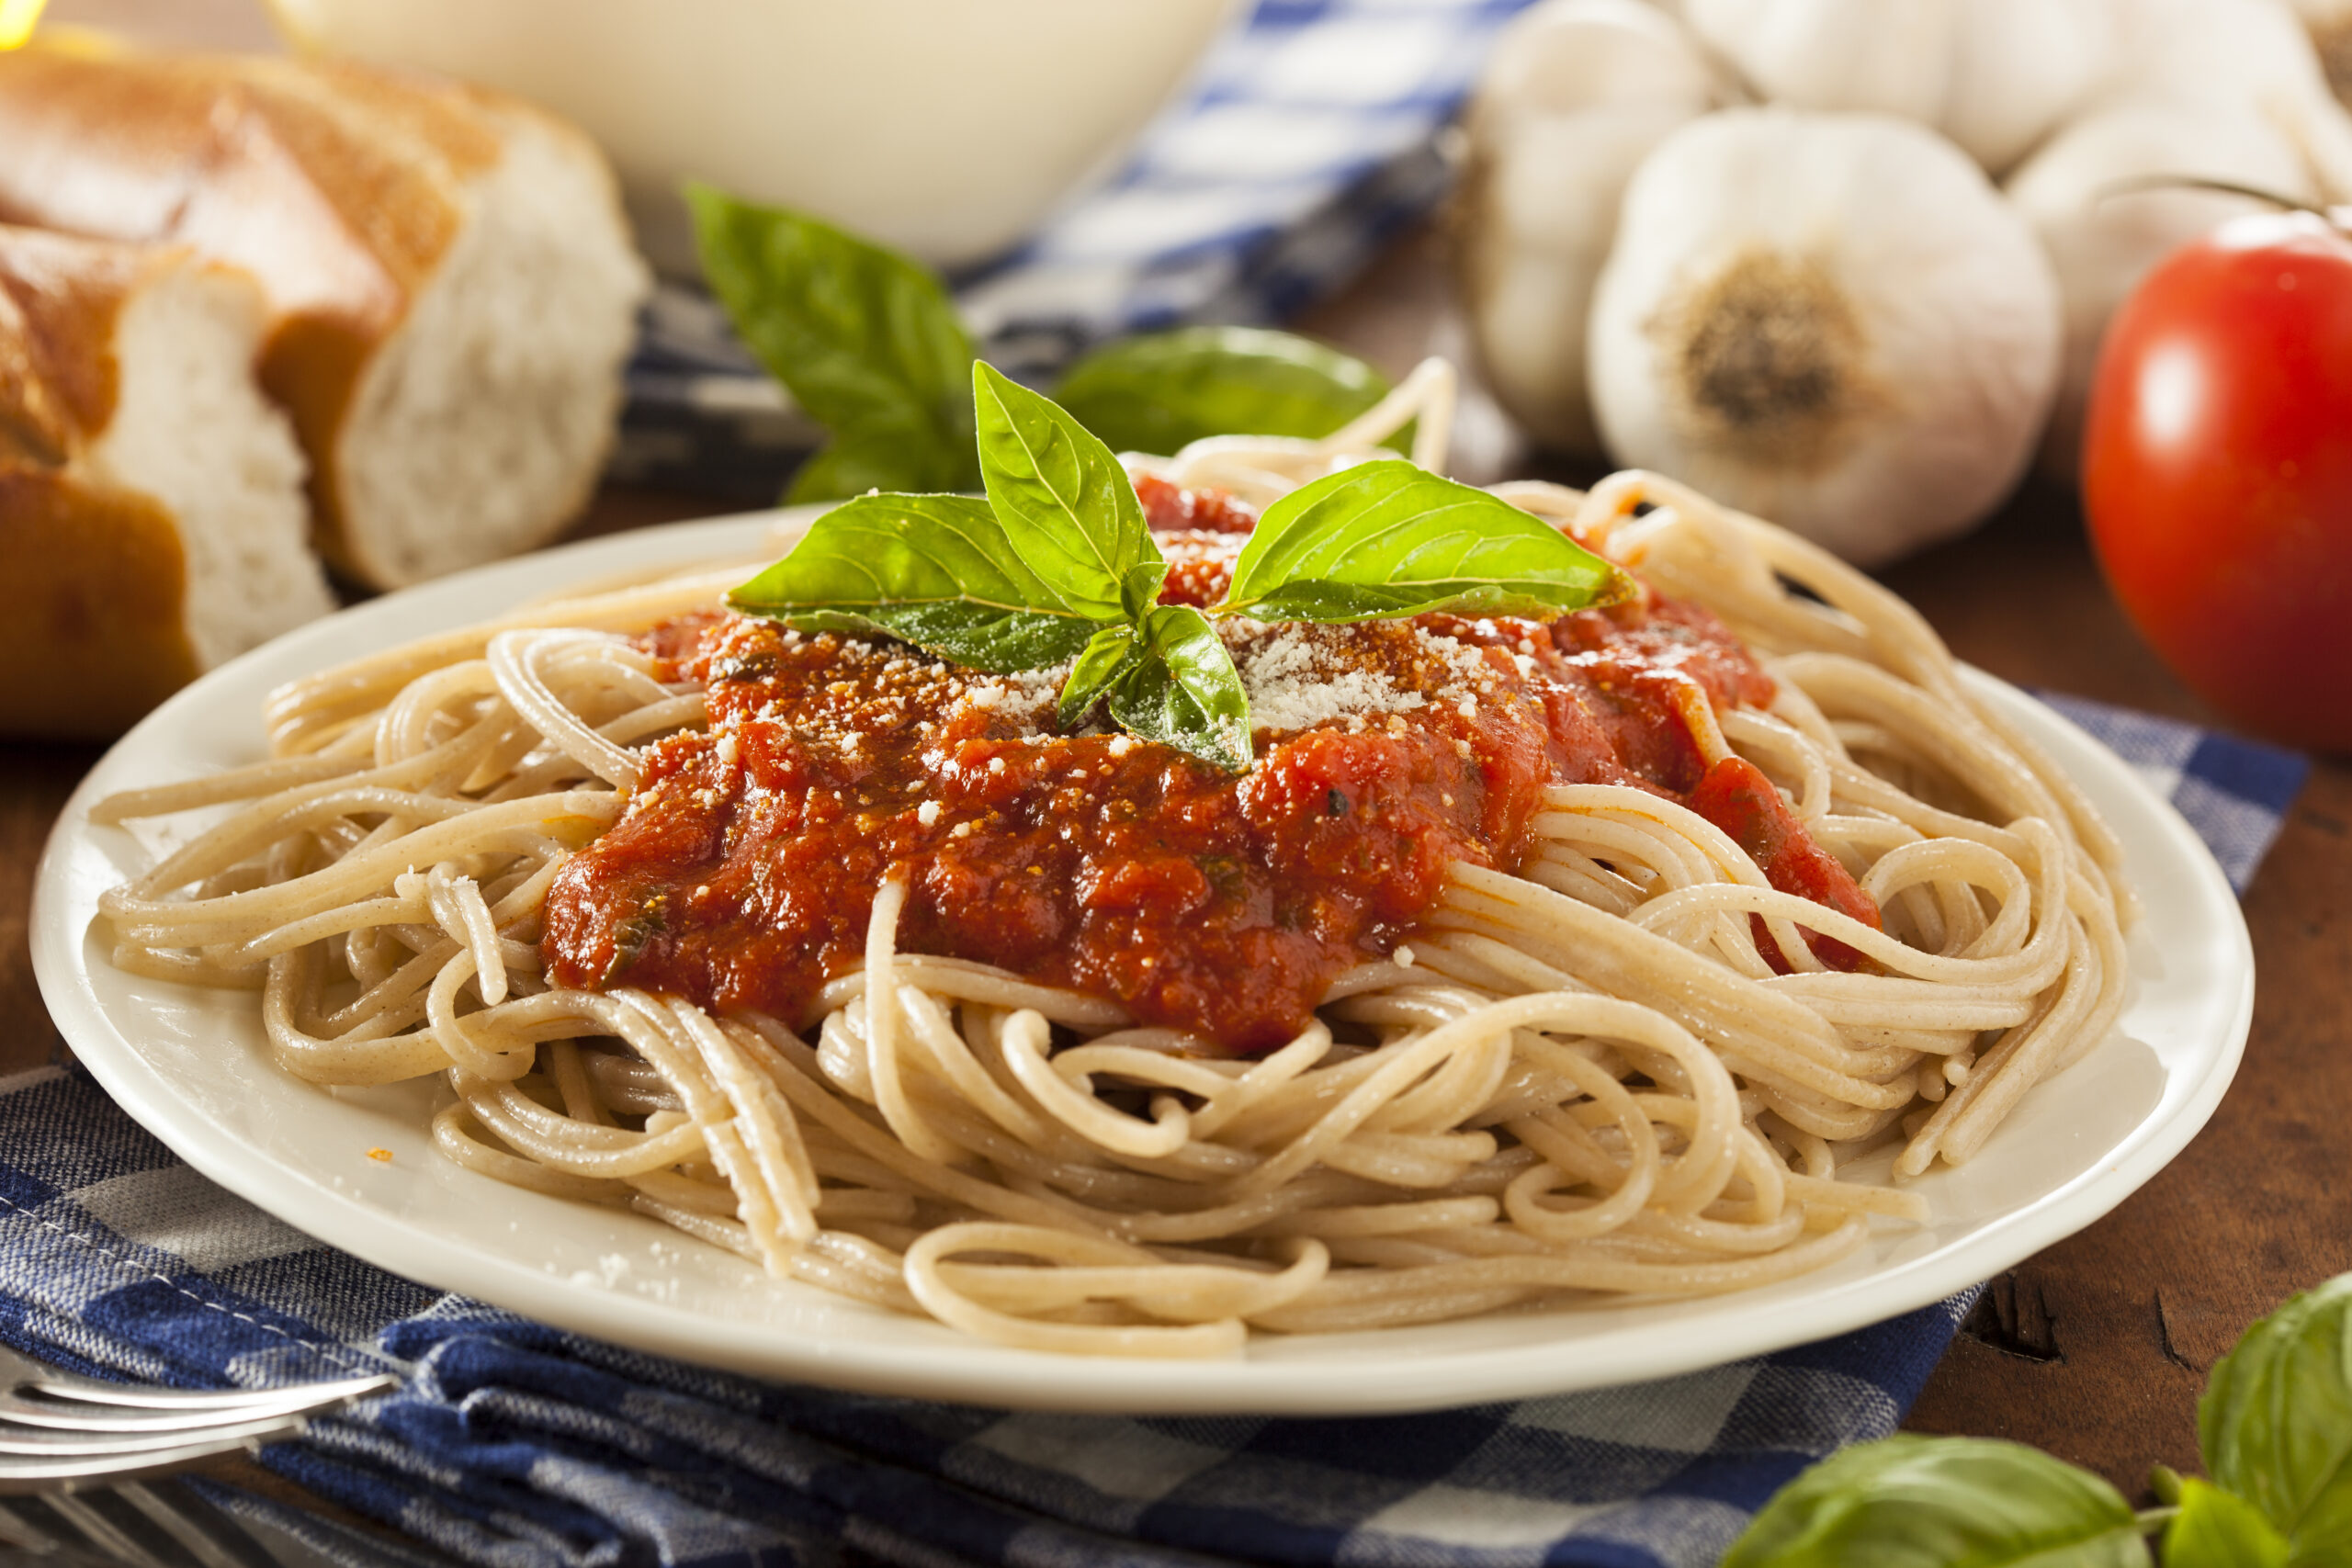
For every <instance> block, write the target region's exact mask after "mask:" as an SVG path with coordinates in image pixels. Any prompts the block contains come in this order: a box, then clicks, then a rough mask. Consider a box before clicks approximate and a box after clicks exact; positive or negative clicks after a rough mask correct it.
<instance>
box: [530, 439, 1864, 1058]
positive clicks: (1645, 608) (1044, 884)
mask: <svg viewBox="0 0 2352 1568" xmlns="http://www.w3.org/2000/svg"><path fill="white" fill-rule="evenodd" d="M1139 488H1140V489H1141V491H1142V494H1143V499H1144V501H1145V503H1146V510H1147V515H1148V516H1149V517H1150V518H1151V519H1152V521H1153V523H1154V525H1155V526H1156V527H1161V528H1163V529H1164V531H1162V532H1160V534H1159V542H1160V546H1161V548H1162V549H1163V551H1164V552H1165V553H1166V555H1167V556H1168V558H1169V560H1170V567H1171V570H1170V573H1169V580H1168V586H1167V588H1166V589H1165V591H1164V592H1163V595H1162V596H1163V598H1164V599H1165V600H1167V601H1168V602H1170V603H1190V604H1202V605H1205V604H1210V603H1213V602H1214V601H1215V600H1216V598H1218V597H1220V596H1221V595H1222V593H1223V591H1224V586H1225V582H1226V580H1227V577H1228V576H1229V574H1230V567H1231V562H1232V560H1233V558H1234V556H1235V554H1236V553H1237V552H1238V549H1239V547H1240V544H1241V541H1242V538H1243V536H1245V535H1246V532H1247V527H1248V525H1249V522H1250V516H1249V513H1247V512H1246V511H1245V510H1244V509H1242V508H1240V507H1239V506H1238V504H1237V503H1235V502H1232V501H1231V500H1230V499H1229V498H1227V497H1224V496H1220V495H1216V494H1215V492H1205V491H1204V492H1187V491H1176V490H1175V489H1174V488H1173V487H1171V486H1168V485H1165V484H1162V483H1159V481H1154V480H1146V481H1145V482H1144V484H1143V485H1142V486H1141V487H1139ZM1170 525H1172V526H1170ZM1227 644H1228V647H1229V648H1230V649H1231V650H1232V652H1233V655H1234V660H1235V664H1236V667H1237V668H1238V670H1239V671H1240V672H1241V675H1242V679H1243V682H1244V684H1245V685H1246V686H1248V687H1249V688H1250V706H1251V713H1252V716H1253V719H1254V721H1255V723H1256V725H1257V734H1256V742H1257V756H1258V761H1257V763H1256V765H1255V766H1254V767H1252V768H1251V769H1250V772H1249V773H1246V774H1244V775H1241V776H1240V777H1238V778H1237V777H1234V776H1232V775H1228V774H1226V773H1221V772H1219V771H1218V770H1216V769H1215V768H1213V767H1211V766H1209V765H1207V764H1205V763H1203V762H1200V761H1194V760H1193V759H1192V758H1190V757H1188V756H1185V755H1184V754H1182V753H1181V752H1178V751H1176V750H1171V749H1170V748H1168V747H1164V746H1160V745H1157V744H1153V743H1150V742H1147V741H1142V740H1137V739H1133V738H1131V737H1128V736H1125V735H1122V734H1117V733H1114V732H1111V731H1108V730H1105V729H1103V728H1101V727H1100V726H1099V724H1098V725H1095V726H1092V727H1090V728H1085V729H1083V730H1081V731H1080V732H1078V733H1072V734H1063V733H1060V732H1059V731H1057V728H1055V724H1054V699H1055V697H1056V695H1057V693H1058V690H1059V687H1060V682H1061V677H1062V674H1063V671H1041V672H1038V673H1035V674H1032V675H1020V676H990V675H984V674H980V673H978V672H975V671H968V670H963V669H959V668H957V667H956V666H954V665H950V664H947V663H945V662H944V661H942V660H936V659H933V658H932V657H930V656H929V655H927V654H923V653H922V652H920V651H918V650H916V649H911V648H908V647H905V646H902V645H899V644H896V643H887V642H880V641H865V640H862V639H858V638H854V637H838V636H834V635H832V634H812V635H803V634H801V633H797V632H795V631H792V630H790V629H788V628H786V627H784V626H779V625H777V624H776V623H774V622H770V621H763V620H756V619H752V618H748V617H744V616H738V615H728V616H723V617H719V618H717V619H712V618H710V617H701V618H698V619H693V620H689V621H685V622H681V623H676V624H673V626H669V627H665V628H662V630H661V631H659V632H657V633H655V634H654V636H653V637H652V639H651V646H652V648H653V649H654V651H655V652H656V654H657V655H658V656H659V657H660V658H661V659H662V661H663V662H664V663H665V664H666V665H667V666H668V670H667V671H666V678H668V679H673V680H689V679H690V680H696V681H701V682H705V683H706V685H707V691H708V706H709V723H708V728H707V733H700V734H691V735H679V736H674V737H672V738H670V739H665V740H662V741H661V742H659V743H658V744H656V745H654V746H653V747H652V748H650V750H649V752H648V754H647V756H646V760H645V776H644V782H643V784H642V785H641V787H640V789H639V793H638V795H636V797H635V798H634V799H633V800H632V801H631V802H630V803H629V807H628V812H627V813H626V815H624V816H623V818H621V820H620V822H619V823H618V824H616V826H615V827H614V828H613V829H610V830H609V831H608V832H606V833H605V835H604V836H603V837H602V838H600V839H599V840H596V841H595V842H594V844H592V845H590V846H589V847H588V848H587V849H585V850H583V851H582V852H580V853H579V854H577V855H575V856H573V857H572V858H571V860H570V861H569V862H567V863H565V865H564V867H563V869H562V870H561V871H560V873H559V874H558V875H557V877H556V880H555V883H554V886H552V888H551V889H550V890H549V893H548V900H547V907H546V924H545V937H544V947H545V952H546V957H547V961H548V972H549V975H550V977H552V978H553V979H555V980H557V981H558V982H560V983H561V984H564V985H568V986H576V987H592V988H595V987H608V986H621V985H628V986H637V987H644V988H647V989H650V990H654V991H662V992H669V993H673V994H677V995H682V996H685V997H690V998H693V999H695V1001H697V1002H699V1003H701V1004H702V1005H704V1006H706V1007H709V1008H713V1009H716V1010H719V1011H722V1012H724V1011H730V1010H741V1009H753V1010H761V1011H765V1012H769V1013H773V1014H775V1015H776V1016H778V1017H781V1018H783V1019H785V1020H786V1021H788V1022H792V1023H805V1022H807V1021H809V1010H810V1008H811V1005H812V1003H813V1001H814V998H815V997H816V995H817V993H818V991H819V989H820V987H822V986H823V985H824V983H825V982H826V981H827V980H828V979H830V978H831V977H832V976H836V975H838V974H841V973H842V972H844V971H845V970H849V969H852V968H854V967H856V966H857V965H858V964H860V963H861V962H862V961H863V954H864V950H865V934H866V927H867V923H868V920H869V919H870V917H871V914H872V911H873V907H874V898H875V894H876V890H877V889H878V888H879V887H880V886H881V885H882V884H883V882H884V881H885V879H886V878H892V877H895V878H899V879H902V880H903V881H904V882H905V883H906V885H907V888H908V897H907V902H906V908H905V912H904V914H903V915H902V916H901V919H900V923H899V931H898V942H899V948H900V949H901V950H902V951H906V952H912V953H937V954H944V955H947V956H951V957H957V958H967V959H973V960H978V961H979V962H982V963H988V964H997V965H1000V966H1001V967H1003V968H1006V969H1009V970H1012V971H1013V972H1014V973H1016V974H1019V975H1023V976H1027V977H1029V978H1031V979H1034V980H1037V981H1041V982H1044V983H1046V984H1048V985H1056V986H1067V987H1073V988H1076V989H1079V990H1082V991H1086V992H1089V993H1091V994H1094V995H1098V996H1104V997H1109V998H1114V999H1115V1000H1117V1001H1118V1002H1119V1003H1120V1004H1121V1005H1122V1006H1124V1007H1125V1008H1126V1010H1128V1011H1129V1012H1130V1013H1131V1014H1133V1015H1134V1017H1135V1018H1136V1020H1137V1021H1139V1022H1144V1023H1150V1024H1163V1025H1170V1026H1173V1027H1176V1028H1180V1029H1185V1030H1191V1031H1195V1032H1200V1033H1202V1034H1204V1035H1206V1036H1208V1037H1209V1038H1211V1039H1213V1040H1215V1041H1216V1042H1218V1043H1220V1044H1221V1045H1223V1046H1224V1047H1226V1048H1227V1049H1230V1050H1235V1051H1241V1052H1254V1051H1261V1050H1264V1049H1267V1048H1270V1047H1272V1046H1273V1045H1275V1044H1278V1043H1282V1042H1283V1041H1285V1040H1287V1039H1289V1038H1291V1037H1292V1036H1293V1035H1294V1034H1295V1033H1296V1032H1298V1030H1299V1029H1301V1028H1302V1027H1304V1026H1305V1024H1306V1021H1307V1020H1308V1018H1309V1017H1310V1015H1311V1014H1312V1012H1313V1010H1314V1008H1315V1004H1316V1003H1317V1000H1319V999H1320V998H1321V997H1322V996H1323V994H1324V992H1325V991H1326V989H1328V988H1329V985H1330V983H1331V981H1332V980H1333V979H1335V978H1336V977H1337V976H1339V975H1340V974H1341V973H1343V972H1344V971H1346V970H1347V969H1349V968H1350V967H1351V966H1352V965H1354V964H1357V963H1359V962H1362V961H1363V960H1365V959H1367V958H1374V957H1379V956H1384V955H1385V954H1386V953H1389V952H1391V951H1392V950H1393V949H1394V947H1395V945H1396V943H1397V939H1398V938H1399V937H1400V936H1402V935H1403V934H1404V933H1405V932H1406V931H1409V930H1410V929H1411V928H1412V927H1413V926H1414V925H1415V924H1416V923H1417V922H1418V921H1419V919H1421V917H1422V916H1423V914H1425V913H1426V912H1427V910H1428V909H1429V908H1430V905H1431V904H1432V903H1434V902H1435V900H1436V898H1437V897H1438V895H1439V893H1440V891H1441V890H1442V886H1443V883H1444V878H1445V871H1446V867H1447V865H1448V864H1449V863H1452V862H1453V861H1456V860H1465V861H1470V862H1473V863H1477V864H1482V865H1494V866H1500V867H1503V868H1506V869H1509V868H1510V867H1512V866H1514V865H1515V864H1516V863H1517V862H1518V860H1519V858H1520V855H1521V852H1522V849H1523V842H1524V839H1525V834H1526V825H1527V822H1528V820H1529V819H1530V818H1531V817H1532V815H1533V814H1534V812H1535V811H1536V810H1537V809H1538V807H1539V806H1540V803H1541V799H1542V792H1543V789H1544V786H1545V785H1546V784H1552V783H1555V782H1565V783H1614V784H1635V785H1639V786H1641V787H1645V788H1647V789H1651V790H1654V791H1656V792H1657V793H1659V794H1662V795H1669V796H1672V797H1674V798H1677V799H1684V800H1689V801H1691V802H1692V803H1693V804H1697V805H1700V806H1701V807H1702V810H1704V811H1705V813H1706V815H1708V816H1709V817H1710V818H1711V819H1713V820H1715V821H1717V822H1718V825H1720V826H1723V827H1724V828H1725V829H1726V830H1727V831H1730V832H1732V833H1733V834H1734V836H1735V837H1736V839H1738V840H1739V841H1740V842H1741V843H1742V845H1743V847H1746V848H1747V849H1748V850H1749V852H1751V853H1753V854H1756V855H1757V856H1758V863H1759V864H1761V865H1763V866H1764V867H1765V869H1766V871H1767V874H1768V875H1770V877H1771V878H1772V879H1773V881H1774V883H1775V885H1776V886H1783V887H1784V889H1785V890H1787V891H1791V892H1797V893H1801V894H1804V896H1806V897H1815V898H1817V899H1819V900H1820V901H1822V902H1825V903H1827V904H1829V905H1831V906H1832V907H1834V908H1841V909H1844V910H1846V911H1847V912H1849V913H1852V914H1856V915H1858V916H1860V917H1862V918H1865V919H1868V920H1869V921H1870V922H1871V923H1872V924H1875V923H1876V921H1877V911H1876V909H1875V908H1872V907H1871V902H1870V899H1869V898H1868V897H1867V896H1865V895H1864V894H1863V893H1862V892H1861V891H1860V888H1859V887H1858V886H1855V884H1854V881H1853V879H1852V877H1851V876H1849V875H1848V874H1846V872H1845V870H1844V868H1843V867H1842V866H1840V865H1839V864H1838V862H1837V861H1836V859H1835V858H1834V857H1832V856H1830V855H1828V854H1827V853H1826V852H1823V851H1822V850H1821V849H1819V847H1818V846H1816V845H1815V844H1814V843H1813V841H1812V840H1811V839H1810V838H1809V837H1808V836H1807V835H1806V834H1805V830H1804V826H1803V825H1802V823H1801V822H1799V821H1798V820H1797V818H1795V817H1794V816H1793V814H1792V813H1791V812H1790V811H1789V810H1788V808H1787V807H1786V806H1785V804H1784V803H1783V802H1782V801H1781V797H1780V795H1779V794H1778V792H1777V791H1775V790H1773V789H1772V788H1771V786H1770V784H1769V783H1768V782H1766V781H1765V780H1764V779H1763V777H1762V775H1761V774H1758V773H1755V771H1754V770H1753V769H1752V768H1748V766H1747V764H1746V763H1744V762H1739V761H1737V760H1736V759H1731V760H1727V761H1722V762H1718V763H1717V764H1716V765H1715V767H1714V768H1713V770H1712V771H1711V770H1710V769H1709V768H1708V767H1707V766H1706V765H1705V762H1704V760H1703V758H1702V755H1701V752H1700V750H1699V747H1698V745H1697V743H1696V742H1695V741H1694V740H1693V739H1692V736H1691V725H1690V722H1689V720H1688V718H1687V717H1686V714H1688V713H1689V712H1690V710H1691V705H1694V704H1698V703H1709V704H1713V705H1732V704H1741V705H1762V704H1765V703H1769V702H1770V700H1771V696H1772V683H1771V680H1770V676H1768V675H1767V674H1765V672H1764V671H1762V670H1761V669H1760V668H1759V667H1758V665H1757V663H1756V661H1755V660H1753V659H1752V658H1751V657H1750V656H1749V655H1748V654H1747V651H1746V649H1743V648H1741V647H1740V646H1739V644H1738V643H1737V642H1736V640H1735V639H1734V638H1733V637H1732V636H1731V634H1730V633H1729V632H1728V631H1726V630H1725V629H1724V627H1723V626H1722V625H1721V624H1720V623H1719V622H1717V621H1716V620H1715V619H1714V617H1713V615H1709V614H1708V613H1707V612H1706V611H1704V610H1702V609H1701V608H1699V607H1697V606H1695V605H1689V604H1678V603H1675V602H1672V601H1669V600H1666V599H1662V598H1659V597H1657V596H1655V595H1648V596H1645V600H1644V601H1642V602H1638V603H1635V604H1627V605H1621V606H1617V607H1614V608H1611V609H1609V610H1604V611H1585V612H1580V613H1578V614H1576V615H1567V616H1564V617H1562V618H1561V619H1559V620H1556V621H1553V622H1550V623H1544V622H1537V621H1521V620H1475V621H1474V620H1464V619H1461V618H1458V617H1451V616H1442V615H1427V616H1422V617H1419V618H1418V619H1416V620H1410V621H1374V622H1364V623H1359V624H1356V625H1351V626H1262V625H1257V624H1254V623H1235V624H1234V625H1233V626H1231V627H1230V628H1228V630H1227ZM1727 769H1744V770H1746V773H1726V771H1725V770H1727ZM1751 775H1752V776H1751ZM1821 945H1822V946H1823V949H1824V957H1825V959H1826V960H1829V961H1836V960H1837V959H1838V958H1839V957H1844V958H1850V956H1851V955H1850V954H1849V953H1846V952H1845V950H1843V949H1838V950H1837V953H1835V954H1833V953H1831V952H1830V951H1829V944H1826V943H1825V944H1821Z"/></svg>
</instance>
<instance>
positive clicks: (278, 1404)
mask: <svg viewBox="0 0 2352 1568" xmlns="http://www.w3.org/2000/svg"><path fill="white" fill-rule="evenodd" d="M400 1385H401V1380H400V1379H399V1378H397V1377H394V1376H393V1375H392V1374H390V1372H376V1373H371V1374H369V1375H368V1376H366V1377H356V1378H345V1379H343V1380H342V1381H341V1382H308V1383H298V1384H296V1385H294V1386H293V1387H290V1388H222V1389H186V1388H156V1387H154V1386H153V1385H152V1384H142V1383H105V1382H87V1381H85V1380H84V1379H81V1378H64V1377H59V1376H57V1375H56V1374H55V1373H52V1372H47V1371H44V1372H43V1374H42V1375H41V1376H39V1377H30V1378H26V1379H23V1380H22V1381H20V1382H17V1383H16V1385H15V1391H14V1392H15V1394H16V1398H9V1397H7V1396H6V1394H5V1393H0V1410H5V1411H6V1413H7V1414H9V1415H12V1416H13V1415H14V1414H15V1413H16V1405H17V1401H18V1400H20V1399H21V1398H22V1396H23V1395H24V1394H27V1393H34V1394H40V1395H43V1396H45V1397H47V1398H50V1399H53V1400H60V1401H71V1402H73V1403H74V1404H101V1405H119V1406H127V1407H130V1408H132V1409H137V1410H239V1411H253V1412H255V1413H258V1412H259V1411H260V1410H264V1409H281V1408H282V1409H287V1410H298V1409H299V1410H316V1409H320V1408H322V1407H324V1406H326V1405H329V1404H339V1403H340V1402H342V1401H344V1400H346V1399H359V1398H362V1397H364V1396H366V1395H368V1394H371V1393H385V1392H387V1391H389V1390H391V1389H395V1388H398V1387H400Z"/></svg>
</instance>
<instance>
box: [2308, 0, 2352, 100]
mask: <svg viewBox="0 0 2352 1568" xmlns="http://www.w3.org/2000/svg"><path fill="white" fill-rule="evenodd" d="M2294 5H2295V14H2296V15H2297V16H2299V17H2301V18H2302V21H2303V30H2304V31H2305V32H2307V33H2309V34H2311V39H2312V49H2313V50H2314V51H2317V53H2318V55H2319V63H2320V68H2321V69H2322V70H2323V71H2324V72H2325V73H2326V74H2327V85H2329V86H2330V87H2332V88H2334V89H2335V97H2336V101H2337V102H2339V103H2342V102H2344V101H2346V100H2347V99H2352V0H2294Z"/></svg>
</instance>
